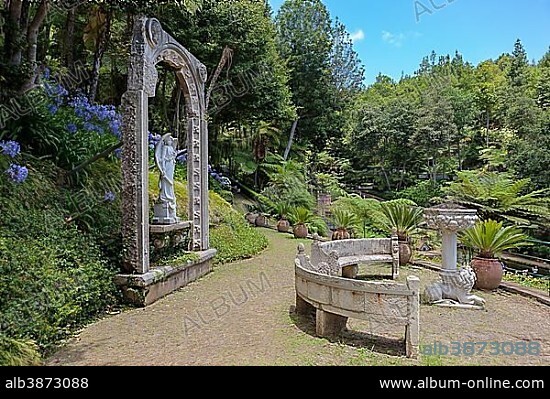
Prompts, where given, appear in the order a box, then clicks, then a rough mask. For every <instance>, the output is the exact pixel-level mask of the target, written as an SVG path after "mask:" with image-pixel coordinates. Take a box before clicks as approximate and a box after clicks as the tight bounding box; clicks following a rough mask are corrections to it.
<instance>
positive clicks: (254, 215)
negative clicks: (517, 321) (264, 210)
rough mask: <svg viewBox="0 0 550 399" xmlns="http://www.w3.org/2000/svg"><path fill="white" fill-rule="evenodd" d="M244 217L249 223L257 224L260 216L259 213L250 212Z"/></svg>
mask: <svg viewBox="0 0 550 399" xmlns="http://www.w3.org/2000/svg"><path fill="white" fill-rule="evenodd" d="M244 217H245V219H246V221H247V222H248V223H250V224H251V225H253V226H256V219H257V218H258V214H257V213H252V212H249V213H247V214H246V215H245V216H244Z"/></svg>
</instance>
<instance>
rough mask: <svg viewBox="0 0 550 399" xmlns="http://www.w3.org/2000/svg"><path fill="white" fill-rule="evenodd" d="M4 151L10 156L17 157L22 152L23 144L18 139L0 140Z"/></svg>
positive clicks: (0, 146) (0, 145)
mask: <svg viewBox="0 0 550 399" xmlns="http://www.w3.org/2000/svg"><path fill="white" fill-rule="evenodd" d="M0 148H1V149H2V153H3V154H4V155H7V156H8V157H10V158H15V157H16V156H18V155H19V153H20V152H21V146H20V145H19V143H18V142H17V141H13V140H10V141H0Z"/></svg>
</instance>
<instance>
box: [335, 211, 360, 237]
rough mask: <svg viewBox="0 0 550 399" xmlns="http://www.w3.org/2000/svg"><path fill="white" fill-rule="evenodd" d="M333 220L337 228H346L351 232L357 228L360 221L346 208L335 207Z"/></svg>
mask: <svg viewBox="0 0 550 399" xmlns="http://www.w3.org/2000/svg"><path fill="white" fill-rule="evenodd" d="M332 221H333V223H334V226H335V228H336V230H346V231H349V232H350V233H351V232H353V231H354V230H355V229H356V228H357V225H358V223H359V221H358V219H357V217H356V216H355V215H354V214H353V213H351V212H350V211H347V210H344V209H334V210H333V211H332Z"/></svg>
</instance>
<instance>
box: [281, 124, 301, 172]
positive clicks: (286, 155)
mask: <svg viewBox="0 0 550 399" xmlns="http://www.w3.org/2000/svg"><path fill="white" fill-rule="evenodd" d="M299 120H300V118H297V119H296V120H295V121H294V123H293V124H292V129H290V138H289V139H288V145H287V146H286V150H285V156H284V159H285V162H286V161H287V160H288V157H289V155H290V150H291V149H292V144H293V143H294V135H295V134H296V128H297V127H298V121H299Z"/></svg>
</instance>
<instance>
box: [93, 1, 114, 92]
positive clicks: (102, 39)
mask: <svg viewBox="0 0 550 399" xmlns="http://www.w3.org/2000/svg"><path fill="white" fill-rule="evenodd" d="M112 17H113V10H109V11H108V12H107V17H106V19H105V28H104V29H102V30H101V33H100V35H99V38H98V40H97V47H96V52H95V56H94V66H93V68H92V84H91V86H90V95H89V96H88V98H89V100H90V102H91V103H93V102H94V101H95V98H96V96H97V90H98V87H99V72H100V71H99V69H100V68H101V62H102V61H103V55H104V54H105V50H107V45H108V44H109V37H110V34H111V19H112Z"/></svg>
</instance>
